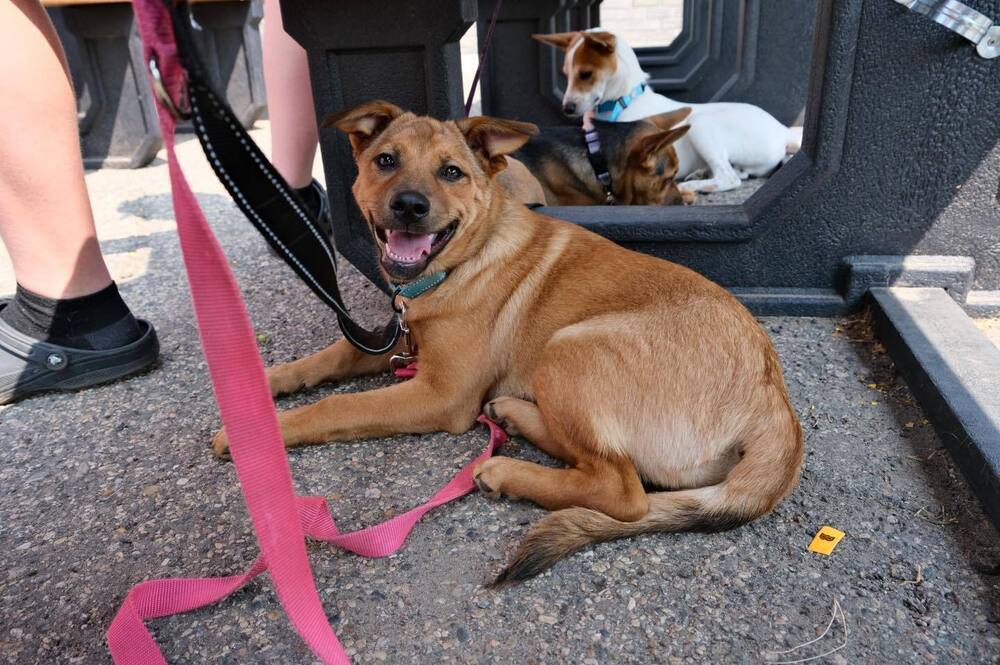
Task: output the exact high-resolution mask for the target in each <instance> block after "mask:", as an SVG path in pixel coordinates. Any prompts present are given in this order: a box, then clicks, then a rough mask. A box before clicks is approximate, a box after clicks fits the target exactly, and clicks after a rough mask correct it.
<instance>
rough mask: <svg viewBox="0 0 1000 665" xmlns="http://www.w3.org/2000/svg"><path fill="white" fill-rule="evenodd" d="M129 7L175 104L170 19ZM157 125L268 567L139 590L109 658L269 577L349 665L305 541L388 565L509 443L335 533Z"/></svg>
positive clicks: (144, 657)
mask: <svg viewBox="0 0 1000 665" xmlns="http://www.w3.org/2000/svg"><path fill="white" fill-rule="evenodd" d="M133 7H134V10H135V17H136V22H137V24H138V27H139V31H140V34H141V36H142V40H143V45H144V46H143V48H144V54H145V59H146V61H147V62H149V61H150V59H155V61H156V64H157V66H158V69H159V72H160V75H161V80H162V83H163V85H164V88H165V89H166V92H167V94H168V95H169V96H170V98H172V99H179V98H180V92H181V90H182V88H183V71H182V69H181V67H180V65H179V62H178V59H177V48H176V45H175V42H174V35H173V29H172V25H171V22H170V16H169V14H168V10H167V8H166V7H165V6H164V4H163V3H162V2H161V0H134V1H133ZM157 114H158V117H159V121H160V127H161V129H162V132H163V141H164V144H165V146H166V149H167V157H168V162H169V171H170V182H171V187H172V190H173V202H174V212H175V216H176V219H177V232H178V236H179V238H180V244H181V250H182V252H183V255H184V263H185V267H186V270H187V273H188V280H189V283H190V290H191V299H192V301H193V303H194V310H195V316H196V318H197V321H198V329H199V332H200V335H201V341H202V347H203V349H204V354H205V359H206V361H207V363H208V368H209V374H210V376H211V379H212V386H213V388H214V390H215V397H216V402H217V403H218V405H219V411H220V414H221V417H222V422H223V425H224V426H225V428H226V431H227V433H228V435H229V441H230V451H231V453H232V457H233V463H234V465H235V467H236V473H237V475H238V477H239V480H240V485H241V487H242V490H243V497H244V500H245V501H246V504H247V509H248V511H249V513H250V517H251V521H252V523H253V527H254V532H255V533H256V536H257V542H258V544H259V546H260V549H261V555H260V557H259V558H258V560H257V561H256V562H255V563H254V565H253V566H252V567H251V568H250V570H249V571H247V572H246V573H244V574H242V575H232V576H228V577H216V578H192V579H157V580H149V581H146V582H142V583H140V584H138V585H136V586H135V587H134V588H132V589H131V590H130V591H129V593H128V595H127V596H126V598H125V600H124V602H123V603H122V606H121V608H120V609H119V610H118V613H117V614H116V615H115V617H114V619H113V620H112V622H111V625H110V626H109V628H108V632H107V639H108V648H109V650H110V651H111V656H112V659H113V660H114V662H115V663H117V664H118V665H166V660H165V659H164V658H163V654H162V653H161V652H160V650H159V647H158V646H157V645H156V642H155V640H153V638H152V635H150V633H149V630H148V629H147V628H146V626H145V624H144V623H143V622H144V620H145V619H150V618H155V617H162V616H168V615H171V614H178V613H181V612H187V611H190V610H193V609H196V608H198V607H203V606H205V605H209V604H211V603H214V602H216V601H218V600H220V599H222V598H225V597H226V596H228V595H229V594H231V593H233V592H234V591H236V590H237V589H239V588H241V587H242V586H243V585H245V584H246V583H247V582H249V581H250V580H251V579H253V578H254V577H256V576H257V575H259V574H260V573H262V572H263V571H265V570H268V571H270V573H271V579H272V580H273V582H274V586H275V589H276V591H277V595H278V598H279V600H280V601H281V604H282V606H283V607H284V609H285V613H286V614H287V615H288V617H289V619H290V620H291V622H292V624H293V625H294V626H295V629H296V631H298V633H299V635H301V636H302V638H303V640H305V642H306V644H307V645H308V646H309V648H310V649H311V650H312V652H313V654H315V655H316V657H317V658H319V659H320V660H321V661H322V662H323V663H325V664H327V665H344V664H347V663H349V661H348V659H347V656H346V654H345V653H344V650H343V648H342V647H341V645H340V643H339V642H338V640H337V636H336V635H335V634H334V632H333V629H332V628H331V627H330V624H329V622H328V621H327V618H326V614H325V612H324V611H323V606H322V603H321V602H320V599H319V595H318V594H317V592H316V587H315V583H314V582H313V578H312V571H311V569H310V567H309V560H308V556H307V554H306V547H305V539H304V534H305V533H308V534H309V535H310V536H311V537H313V538H317V539H321V540H325V541H327V542H329V543H331V544H332V545H334V546H337V547H340V548H342V549H346V550H349V551H352V552H355V553H357V554H360V555H362V556H369V557H376V556H386V555H389V554H391V553H393V552H395V551H396V550H398V549H399V547H401V546H402V544H403V542H404V541H405V540H406V537H407V535H408V534H409V532H410V530H412V528H413V525H414V524H415V523H416V522H417V521H418V520H419V519H420V518H421V517H422V516H423V515H424V514H425V513H426V512H427V511H429V510H431V509H432V508H434V507H436V506H439V505H441V504H444V503H447V502H448V501H451V500H453V499H455V498H458V497H460V496H462V495H464V494H467V493H468V492H470V491H472V489H473V488H474V486H475V485H474V483H473V481H472V468H473V467H474V465H475V464H477V463H478V462H480V461H481V460H483V459H486V458H488V457H489V456H490V455H492V454H493V452H494V451H495V450H496V449H497V448H498V447H499V446H500V445H502V444H503V443H504V441H505V440H506V435H505V434H504V433H503V430H501V429H500V428H499V427H498V426H497V425H495V424H494V423H492V422H489V421H487V420H486V419H485V418H484V417H482V416H481V417H480V421H481V422H485V423H486V424H487V425H488V427H489V428H490V432H491V435H490V442H489V445H488V446H487V447H486V449H485V450H484V451H483V452H482V454H480V455H479V457H477V458H476V459H475V460H473V461H472V462H471V463H470V464H468V465H466V467H464V468H463V469H462V471H461V472H459V474H458V475H457V476H456V477H455V478H454V479H452V480H451V482H449V483H448V484H447V485H445V487H443V488H442V489H441V490H439V491H438V493H437V494H436V495H435V496H434V497H433V498H432V499H431V500H430V501H429V502H427V503H426V504H424V505H422V506H419V507H417V508H414V509H412V510H410V511H408V512H406V513H404V514H402V515H399V516H397V517H395V518H393V519H391V520H389V521H388V522H385V523H383V524H379V525H376V526H372V527H368V528H367V529H362V530H360V531H357V532H354V533H348V534H341V533H339V531H338V529H337V526H336V524H335V523H334V521H333V519H332V518H331V517H330V513H329V510H328V509H327V505H326V501H325V499H323V498H322V497H297V496H296V495H295V493H294V490H293V487H292V477H291V472H290V470H289V467H288V459H287V456H286V454H285V447H284V444H283V442H282V440H281V435H280V430H279V428H278V421H277V415H276V413H275V410H274V402H273V401H272V399H271V394H270V390H269V388H268V385H267V379H266V377H265V375H264V367H263V363H262V361H261V359H260V354H259V353H258V351H257V346H256V342H255V339H254V336H253V328H252V326H251V324H250V320H249V317H248V316H247V311H246V307H245V305H244V303H243V299H242V297H241V294H240V291H239V287H238V286H237V284H236V281H235V279H234V278H233V275H232V273H231V272H230V270H229V266H228V263H227V262H226V258H225V255H224V254H223V252H222V248H221V247H220V246H219V243H218V241H217V240H216V238H215V236H214V235H213V234H212V231H211V229H210V227H209V225H208V222H207V221H206V219H205V216H204V214H203V213H202V211H201V209H200V207H199V206H198V202H197V200H196V199H195V196H194V194H193V192H192V191H191V188H190V186H189V185H188V183H187V180H186V179H185V178H184V174H183V172H182V170H181V167H180V164H179V163H178V161H177V155H176V153H175V150H174V129H175V119H174V117H173V116H172V115H171V114H170V112H169V111H168V110H167V109H166V108H165V107H164V106H163V103H162V102H159V103H158V104H157Z"/></svg>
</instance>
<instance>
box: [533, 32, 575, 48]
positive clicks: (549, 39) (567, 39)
mask: <svg viewBox="0 0 1000 665" xmlns="http://www.w3.org/2000/svg"><path fill="white" fill-rule="evenodd" d="M579 34H580V33H579V32H554V33H552V34H551V35H531V38H532V39H534V40H536V41H539V42H541V43H543V44H548V45H549V46H555V47H556V48H558V49H562V50H563V51H565V50H566V49H568V48H569V45H570V44H572V43H573V40H574V39H576V37H577V35H579Z"/></svg>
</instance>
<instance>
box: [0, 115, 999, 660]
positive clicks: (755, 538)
mask: <svg viewBox="0 0 1000 665" xmlns="http://www.w3.org/2000/svg"><path fill="white" fill-rule="evenodd" d="M255 133H256V135H257V137H258V139H260V140H262V141H266V132H262V131H259V130H258V131H257V132H255ZM180 151H181V153H182V158H183V159H184V160H185V162H186V163H187V164H189V165H190V166H189V174H190V176H191V179H192V182H193V183H195V189H196V191H198V192H199V196H200V199H201V201H202V204H203V205H204V207H205V210H206V212H207V214H208V216H209V218H210V220H211V222H212V224H213V226H214V228H215V230H216V232H217V234H218V235H219V237H220V239H221V240H222V242H223V244H224V246H225V247H226V249H227V253H228V255H229V257H230V260H231V262H232V265H233V268H234V270H235V272H236V275H237V278H238V279H239V281H240V284H241V285H242V287H243V289H244V293H245V296H246V299H247V303H248V306H249V309H250V312H251V316H252V317H253V320H254V323H255V325H256V328H257V332H258V337H259V340H260V345H261V349H262V352H263V354H264V357H265V360H266V361H267V362H268V363H274V362H280V361H286V360H290V359H292V358H295V357H301V356H302V355H304V354H306V353H309V352H311V351H314V350H317V349H319V348H321V347H323V346H324V345H326V344H328V343H330V342H331V341H332V340H334V339H336V338H337V337H338V332H337V328H336V324H335V321H334V318H333V316H331V314H330V313H329V311H328V310H327V309H326V308H325V307H324V306H323V305H321V304H320V303H319V302H318V301H317V300H316V299H315V298H313V296H312V295H311V294H310V293H309V292H308V291H307V290H306V288H305V287H304V286H302V285H301V284H300V283H299V282H298V281H297V280H296V279H295V277H294V276H293V275H292V273H291V271H290V270H288V269H286V268H285V267H284V266H283V265H282V264H281V263H279V262H278V260H277V259H275V258H273V257H271V256H270V255H269V254H268V252H267V251H266V249H265V245H264V243H263V241H261V240H260V239H259V238H257V237H256V235H255V232H254V231H253V230H252V228H251V227H250V226H249V224H248V223H247V222H246V221H245V220H243V219H242V218H241V216H240V214H239V213H238V211H237V210H236V209H235V207H234V206H233V205H232V204H231V203H230V202H229V201H228V199H227V198H226V197H225V195H224V193H223V190H222V188H221V187H220V186H219V185H218V184H217V183H216V181H215V179H214V177H212V175H211V172H210V170H209V169H208V167H207V165H206V164H205V163H204V162H203V160H201V159H200V157H199V156H198V153H197V145H196V143H195V142H194V141H188V142H186V143H185V144H183V145H182V146H181V149H180ZM87 182H88V185H89V186H90V189H91V193H92V197H93V198H94V201H95V209H96V212H97V215H98V219H99V226H100V232H101V235H102V239H103V246H104V249H105V251H106V252H107V253H109V255H110V256H111V257H112V263H113V264H115V262H118V263H117V264H115V265H116V268H115V270H116V276H117V277H118V278H119V280H120V281H121V289H122V292H123V294H124V296H125V298H126V299H127V301H128V302H129V303H130V305H131V306H132V307H133V309H134V310H135V311H136V312H137V313H138V314H140V315H141V316H144V317H146V318H149V319H150V320H152V321H153V322H154V323H155V325H156V327H157V330H158V331H159V334H160V338H161V343H162V347H163V355H162V360H161V362H160V364H159V366H158V367H157V368H156V369H155V370H154V371H152V372H149V373H147V374H144V375H142V376H140V377H137V378H134V379H132V380H129V381H124V382H119V383H115V384H112V385H109V386H105V387H103V388H99V389H94V390H89V391H85V392H80V393H77V394H67V395H47V396H41V397H37V398H34V399H31V400H28V401H25V402H23V403H21V404H16V405H13V406H9V407H4V408H0V443H2V445H0V663H17V664H18V665H31V664H34V663H45V664H50V663H80V664H88V665H89V664H92V663H108V662H110V659H109V656H108V653H107V650H106V647H105V644H104V630H105V629H106V627H107V625H108V622H109V621H110V619H111V617H112V616H113V614H114V612H115V611H116V609H117V607H118V605H119V603H120V602H121V600H122V598H123V597H124V595H125V593H126V592H127V590H128V589H129V587H131V586H132V585H133V584H135V583H137V582H139V581H141V580H144V579H148V578H151V577H156V576H179V575H183V576H194V575H219V574H228V573H233V572H237V571H240V570H243V569H244V568H245V567H246V566H248V565H249V563H250V562H251V561H252V560H253V558H254V556H255V554H256V550H255V546H254V543H253V538H252V535H251V531H250V526H249V523H248V521H247V516H246V513H245V511H244V508H243V505H242V498H241V495H240V491H239V488H238V486H237V485H236V483H235V475H234V473H233V469H232V466H231V465H230V464H228V463H224V462H220V461H218V460H216V459H215V458H213V457H212V456H211V454H210V452H209V449H208V442H209V438H210V436H211V434H212V433H213V432H214V431H215V429H216V428H217V427H218V419H217V414H216V410H215V406H214V403H213V400H212V396H211V391H210V388H209V384H208V379H207V377H206V375H205V365H204V362H203V359H202V357H201V354H200V350H199V346H198V341H197V332H196V330H195V328H194V323H193V319H192V313H191V309H190V306H189V301H188V294H187V284H186V280H185V277H184V273H183V267H182V265H181V260H180V255H179V249H178V246H177V241H176V237H175V234H174V231H173V228H174V227H173V222H172V221H171V220H172V214H171V210H170V203H169V194H168V190H167V177H166V169H165V165H164V164H163V163H162V162H157V163H156V164H155V165H153V166H151V167H149V168H146V169H143V170H141V171H100V172H95V173H90V174H88V176H87ZM3 265H4V264H3V260H2V259H0V267H2V266H3ZM343 272H344V274H346V275H347V277H346V278H345V291H346V296H347V298H348V300H349V302H350V303H351V305H352V307H353V308H355V309H356V310H357V311H359V312H361V313H362V318H364V319H367V320H369V321H375V320H377V319H381V318H382V317H383V315H384V314H385V312H386V308H385V302H384V298H383V297H382V296H381V295H380V294H379V292H377V290H376V289H375V288H374V287H372V286H371V285H369V284H368V283H366V282H365V281H364V280H363V279H361V278H360V277H359V276H358V275H357V273H354V272H353V271H350V270H348V269H347V268H346V267H345V270H344V271H343ZM3 286H4V283H3V282H2V281H0V292H5V289H4V288H3ZM762 323H763V325H764V327H765V329H766V330H768V331H769V333H770V334H771V335H772V337H773V338H774V340H775V342H776V344H777V346H778V349H779V352H780V354H781V357H782V360H783V363H784V368H785V376H786V377H787V381H788V384H789V391H790V393H791V397H792V401H793V403H794V404H795V407H796V409H797V410H798V412H799V414H800V416H801V418H802V422H803V425H804V427H805V431H806V448H807V452H806V458H805V466H804V472H803V477H802V482H801V484H800V486H799V487H798V489H796V491H795V492H794V494H793V495H792V496H791V497H790V498H789V499H788V500H787V501H786V502H784V503H783V504H782V505H781V506H780V507H779V508H778V509H777V510H776V511H775V512H774V513H773V514H772V515H770V516H768V517H766V518H764V519H761V520H759V521H757V522H755V523H753V524H751V525H748V526H746V527H744V528H741V529H738V530H736V531H731V532H727V533H721V534H678V535H655V536H647V537H642V538H637V539H634V540H627V541H622V542H617V543H611V544H604V545H600V546H597V547H594V548H593V549H591V550H589V551H586V552H583V553H581V554H578V555H576V556H574V557H572V558H571V559H568V560H566V561H564V562H562V563H561V564H560V565H558V566H557V567H556V568H555V569H554V570H553V571H552V572H551V573H547V574H545V575H543V576H541V577H539V578H537V579H535V580H533V581H531V582H529V583H527V584H525V585H523V586H520V587H516V588H513V589H509V590H505V591H502V592H499V593H497V592H492V591H486V590H484V589H483V588H482V584H483V583H484V582H485V581H487V580H489V579H491V577H492V576H493V575H494V574H495V573H496V572H497V571H498V570H499V569H500V567H501V565H502V563H503V561H504V560H505V559H506V557H507V556H508V555H509V554H510V553H511V552H512V550H513V547H514V544H515V543H516V541H517V540H518V539H519V538H520V537H521V536H522V535H523V534H524V532H525V531H526V530H527V528H528V526H529V525H530V524H531V523H532V522H533V521H535V520H536V519H538V518H539V517H540V516H541V514H542V511H541V510H539V509H537V508H535V507H533V506H531V505H528V504H524V503H513V502H510V501H506V500H503V501H499V502H495V501H490V500H487V499H485V498H483V497H481V496H478V495H472V496H469V497H467V498H465V499H463V500H461V501H459V502H457V503H455V504H451V505H448V506H446V507H444V508H442V509H439V510H438V511H436V512H433V513H431V514H430V515H428V516H427V517H426V518H425V519H424V520H423V521H422V522H421V523H419V524H418V525H417V527H416V529H415V530H414V533H413V536H412V537H411V539H410V541H409V542H408V544H407V545H406V546H405V547H404V549H403V550H402V551H401V552H400V553H399V554H398V555H396V556H393V557H390V558H388V559H381V560H367V559H362V558H359V557H355V556H353V555H349V554H346V553H343V552H339V551H333V550H331V549H329V548H327V547H324V546H319V545H314V546H312V547H311V548H310V550H311V554H312V564H313V569H314V571H315V574H316V579H317V582H318V584H319V589H320V594H321V596H322V598H323V601H324V603H325V606H326V608H327V611H328V614H329V616H330V618H331V621H333V622H334V625H335V628H336V630H337V632H338V634H339V635H340V637H341V639H342V641H343V643H344V645H345V647H346V648H347V649H348V652H349V653H350V654H352V658H353V660H354V662H355V663H378V662H386V663H399V664H403V665H409V664H413V663H484V664H486V663H490V664H507V663H512V664H513V663H517V664H523V663H536V664H538V665H542V664H545V665H548V664H550V663H572V664H574V665H576V664H586V665H592V664H593V663H602V664H603V663H758V662H768V660H769V659H768V658H767V652H768V650H784V649H788V648H790V647H792V646H794V645H797V644H801V643H803V642H806V641H808V640H811V639H812V638H814V637H815V636H817V635H818V634H819V633H820V632H822V630H823V628H824V627H825V626H826V625H827V623H828V622H829V620H830V612H831V603H832V601H833V599H834V598H836V599H837V600H838V601H839V603H840V605H841V607H842V608H843V610H844V612H845V614H846V622H847V627H848V629H849V634H848V637H847V646H845V647H844V648H842V649H841V650H839V651H837V652H836V653H834V654H833V655H831V656H829V657H828V658H826V659H823V660H817V661H813V662H817V663H819V662H824V663H877V664H884V663H918V662H920V663H991V662H992V663H997V662H1000V577H998V573H1000V546H998V544H997V543H998V541H997V532H996V531H995V530H994V529H993V528H992V527H991V526H990V525H989V524H988V523H987V522H986V520H985V518H984V517H983V514H982V512H981V510H980V508H979V507H978V505H977V504H976V502H975V501H974V499H973V498H972V497H971V495H970V493H969V490H968V488H967V487H966V485H965V483H964V481H963V480H962V478H961V476H960V475H959V474H958V473H957V471H956V470H955V468H954V466H953V465H952V464H951V462H950V461H949V458H948V456H947V454H946V453H945V452H944V451H943V450H942V448H941V446H940V442H939V441H938V439H937V437H936V436H935V434H934V433H933V431H932V430H931V429H930V428H929V426H928V425H927V424H926V422H925V421H924V418H923V414H922V413H921V412H920V410H919V409H918V408H917V407H916V406H915V405H914V403H913V401H912V398H911V396H910V394H909V392H908V391H907V389H906V388H905V386H903V385H901V384H900V383H898V382H897V381H896V379H895V377H894V372H893V369H892V367H891V365H890V362H889V360H888V359H887V357H886V356H885V354H884V353H883V352H882V349H881V348H880V346H879V345H878V343H877V342H875V341H873V340H872V338H871V335H870V333H869V331H868V329H867V326H866V325H865V322H864V320H863V319H861V318H858V319H852V320H830V319H807V318H771V319H764V320H763V321H762ZM665 371H669V367H667V368H665ZM388 380H389V379H372V380H365V381H355V382H351V383H349V384H347V385H340V386H328V387H324V388H321V389H317V390H315V391H314V392H313V393H312V394H309V395H305V396H299V397H294V398H290V399H283V400H281V402H280V405H279V406H281V407H285V408H287V407H288V406H291V405H294V404H301V403H306V402H310V401H314V400H316V399H318V398H319V397H321V396H323V395H326V394H329V393H332V392H337V391H343V390H356V389H360V388H364V387H367V386H370V385H373V384H376V383H379V382H382V381H388ZM485 438H486V434H485V431H484V430H482V429H477V430H474V431H472V432H469V433H467V434H464V435H461V436H452V435H446V434H440V435H431V436H400V437H395V438H392V439H385V440H376V441H367V442H361V443H353V444H335V445H330V446H323V447H317V448H312V449H304V450H299V451H295V452H293V453H292V454H291V463H292V468H293V473H294V474H295V479H296V484H297V488H298V490H299V491H300V492H302V493H309V494H325V495H326V496H328V497H329V499H330V503H331V505H332V508H333V510H334V514H335V516H336V517H337V519H338V522H339V524H340V525H341V527H342V528H344V529H354V528H358V527H361V526H364V525H367V524H370V523H373V522H375V521H378V520H382V519H384V518H386V517H389V516H392V515H394V514H397V513H399V512H401V511H402V510H404V509H406V508H408V507H410V506H412V505H415V504H417V503H419V502H421V501H423V500H425V499H426V498H427V497H428V496H430V494H431V493H432V492H433V491H434V490H435V489H436V488H437V487H438V486H439V485H441V484H442V483H443V482H445V481H446V480H447V479H448V478H449V477H450V476H451V474H452V473H453V472H454V471H455V470H456V469H457V468H458V467H459V466H460V465H461V464H463V463H464V462H465V461H467V460H468V459H470V458H471V456H472V455H473V454H474V452H475V451H478V450H479V449H480V448H481V446H482V444H483V442H484V441H485ZM505 454H508V455H514V456H518V457H525V458H531V459H539V460H540V459H542V456H541V454H540V453H538V452H537V451H535V450H534V449H533V448H532V447H531V446H530V445H529V444H527V443H525V442H523V441H519V440H515V441H514V442H512V443H511V444H510V445H509V447H508V448H507V449H506V450H505ZM824 524H829V525H833V526H835V527H837V528H840V529H842V530H843V531H846V532H847V536H846V537H845V538H844V540H843V541H842V542H841V543H840V544H839V546H838V547H837V548H836V550H835V551H834V553H833V555H832V556H830V557H822V556H820V555H816V554H812V553H810V552H808V551H806V546H807V545H808V543H809V541H810V539H811V538H812V535H813V534H814V533H815V532H816V530H817V529H818V528H819V527H820V526H822V525H824ZM152 626H153V629H154V632H155V634H156V637H157V638H158V640H159V641H160V643H161V644H162V645H163V648H164V651H165V653H166V654H167V657H168V660H169V661H170V662H171V663H184V664H192V665H193V664H195V663H197V664H202V663H240V664H243V663H246V664H251V663H281V664H290V663H309V662H312V660H311V658H310V656H309V654H308V652H307V651H306V650H305V649H304V647H303V646H302V644H301V642H300V640H299V639H298V637H297V636H295V634H294V633H293V632H292V631H291V629H290V628H289V627H288V626H287V624H286V622H285V620H284V619H283V618H282V614H281V611H280V608H279V606H278V604H277V602H276V600H275V598H274V595H273V593H272V592H271V590H270V587H269V584H268V582H267V580H266V579H263V580H261V581H260V582H257V583H254V584H252V585H251V586H250V587H248V588H247V589H246V590H244V591H243V592H241V593H239V594H237V595H236V596H235V597H233V598H231V599H230V600H228V601H225V602H223V603H221V604H220V605H218V606H216V607H211V608H208V609H206V610H202V611H198V612H195V613H192V614H188V615H182V616H179V617H175V618H170V619H164V620H158V621H155V622H153V623H152ZM843 641H844V625H843V623H842V622H841V621H837V622H835V624H834V626H833V627H832V628H831V630H830V632H829V633H828V634H827V635H826V637H824V638H823V639H822V640H820V641H819V642H818V643H816V644H814V645H813V650H806V651H801V652H795V653H794V654H791V655H785V656H784V657H782V658H781V659H783V660H795V659H797V658H804V657H808V656H811V655H815V654H818V653H822V652H824V651H827V650H829V649H833V648H835V647H836V646H837V645H839V644H841V643H842V642H843ZM770 660H775V658H773V657H772V658H770Z"/></svg>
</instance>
